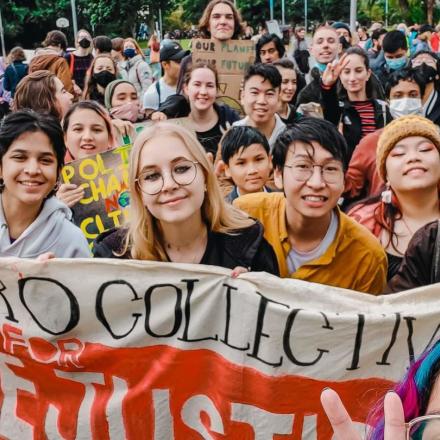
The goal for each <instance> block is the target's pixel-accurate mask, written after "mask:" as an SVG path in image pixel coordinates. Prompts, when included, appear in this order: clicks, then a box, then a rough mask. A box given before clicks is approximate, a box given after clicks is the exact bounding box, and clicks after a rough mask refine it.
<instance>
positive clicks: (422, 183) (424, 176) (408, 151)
mask: <svg viewBox="0 0 440 440" xmlns="http://www.w3.org/2000/svg"><path fill="white" fill-rule="evenodd" d="M385 168H386V173H387V180H388V182H389V183H390V185H391V188H392V189H393V190H394V192H396V193H399V192H406V191H412V190H417V189H427V188H432V187H437V185H438V182H439V181H440V154H439V151H438V149H437V148H436V147H435V145H434V144H433V143H432V142H431V141H430V140H429V139H426V138H424V137H421V136H411V137H407V138H404V139H402V140H400V141H399V142H397V144H396V145H395V146H394V148H393V149H392V150H391V152H390V154H389V155H388V157H387V158H386V161H385Z"/></svg>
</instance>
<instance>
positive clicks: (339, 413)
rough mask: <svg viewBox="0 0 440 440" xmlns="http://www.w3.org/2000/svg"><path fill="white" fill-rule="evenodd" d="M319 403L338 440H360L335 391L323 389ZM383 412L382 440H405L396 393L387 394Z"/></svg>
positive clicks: (401, 415)
mask: <svg viewBox="0 0 440 440" xmlns="http://www.w3.org/2000/svg"><path fill="white" fill-rule="evenodd" d="M321 403H322V407H323V408H324V411H325V413H326V414H327V417H328V419H329V421H330V423H331V425H332V428H333V432H334V434H335V437H336V438H337V439H338V440H362V439H361V436H360V435H359V433H358V432H357V431H356V430H355V427H354V424H353V422H352V420H351V418H350V416H349V415H348V412H347V410H346V409H345V407H344V404H343V403H342V401H341V399H340V397H339V396H338V394H337V393H336V391H333V390H331V389H330V388H327V389H325V390H324V391H323V392H322V393H321ZM384 411H385V433H384V440H405V417H404V413H403V406H402V402H401V400H400V397H399V396H398V395H397V394H396V393H394V392H389V393H387V395H386V396H385V401H384Z"/></svg>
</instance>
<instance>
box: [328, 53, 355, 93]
mask: <svg viewBox="0 0 440 440" xmlns="http://www.w3.org/2000/svg"><path fill="white" fill-rule="evenodd" d="M349 62H350V60H349V59H347V55H346V54H344V55H342V57H341V58H340V59H339V60H335V61H333V62H332V63H328V64H327V67H326V68H325V70H324V72H323V74H322V77H321V80H322V83H323V84H324V85H325V86H327V87H331V86H333V85H334V84H335V83H336V81H337V80H338V78H339V75H340V74H341V72H342V70H343V69H344V68H345V67H346V66H347V65H348V63H349Z"/></svg>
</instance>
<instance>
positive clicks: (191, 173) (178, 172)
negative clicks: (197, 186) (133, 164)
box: [135, 160, 198, 196]
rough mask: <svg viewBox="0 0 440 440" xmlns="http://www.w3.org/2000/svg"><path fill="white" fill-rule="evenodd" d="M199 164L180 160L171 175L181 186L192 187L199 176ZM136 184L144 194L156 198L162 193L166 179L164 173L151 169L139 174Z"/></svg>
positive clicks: (174, 165)
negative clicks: (155, 196)
mask: <svg viewBox="0 0 440 440" xmlns="http://www.w3.org/2000/svg"><path fill="white" fill-rule="evenodd" d="M197 164H198V162H193V161H191V160H180V161H178V162H176V163H174V164H173V165H172V166H171V172H170V173H169V175H170V177H171V178H172V179H173V181H174V182H175V183H176V184H177V185H179V186H187V185H191V183H193V182H194V180H195V178H196V176H197ZM135 182H136V184H137V185H138V187H139V189H140V190H141V191H142V192H143V193H145V194H148V195H150V196H154V195H156V194H159V193H160V192H161V191H162V188H163V186H164V183H165V179H164V174H163V172H161V171H159V170H157V169H151V170H147V171H144V172H142V173H141V174H139V176H138V177H137V179H136V180H135Z"/></svg>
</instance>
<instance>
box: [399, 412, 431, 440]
mask: <svg viewBox="0 0 440 440" xmlns="http://www.w3.org/2000/svg"><path fill="white" fill-rule="evenodd" d="M405 428H406V437H405V438H406V440H439V439H440V414H432V415H426V416H421V417H417V418H415V419H413V420H411V421H410V422H408V423H405Z"/></svg>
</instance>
